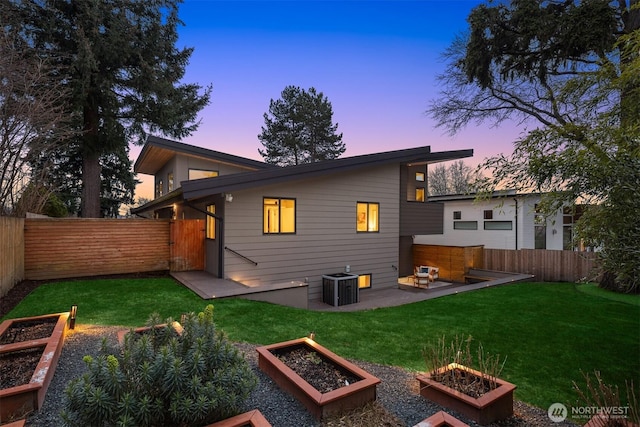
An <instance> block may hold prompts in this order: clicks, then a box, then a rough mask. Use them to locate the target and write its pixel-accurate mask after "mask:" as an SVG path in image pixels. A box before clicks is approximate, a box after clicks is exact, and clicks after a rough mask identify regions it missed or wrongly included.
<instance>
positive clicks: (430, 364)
mask: <svg viewBox="0 0 640 427" xmlns="http://www.w3.org/2000/svg"><path fill="white" fill-rule="evenodd" d="M471 341H473V338H472V337H471V335H469V336H468V337H467V338H461V337H459V336H457V335H456V336H455V338H454V339H453V340H452V341H447V340H446V338H445V337H444V336H443V337H442V338H439V339H438V341H437V343H435V344H434V343H431V344H428V345H425V346H424V348H423V350H422V356H423V357H424V361H425V363H426V365H427V369H428V370H429V372H430V374H431V378H432V379H433V380H434V381H438V382H440V383H442V384H443V385H445V386H447V387H450V388H452V389H454V390H458V391H460V392H462V393H465V394H467V395H469V396H473V397H479V396H482V395H483V394H484V393H486V392H488V391H491V390H495V389H496V388H497V387H498V383H497V378H498V377H499V376H500V373H501V372H502V369H503V368H504V364H505V363H506V361H507V359H506V357H505V359H504V360H501V358H500V355H489V354H487V353H486V352H485V351H484V347H483V346H482V344H481V343H478V349H477V350H476V358H475V360H474V357H473V352H472V349H471ZM452 363H454V364H456V365H457V366H456V367H455V369H451V370H444V369H440V368H443V367H446V366H448V365H450V364H452ZM472 370H476V371H479V372H480V375H479V376H478V375H476V374H475V373H473V372H472Z"/></svg>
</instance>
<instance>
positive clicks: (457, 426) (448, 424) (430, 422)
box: [413, 411, 469, 427]
mask: <svg viewBox="0 0 640 427" xmlns="http://www.w3.org/2000/svg"><path fill="white" fill-rule="evenodd" d="M413 427H469V424H465V423H463V422H462V421H460V420H459V419H457V418H456V417H453V416H451V415H449V414H447V413H446V412H444V411H439V412H436V413H435V414H433V415H431V416H430V417H429V418H425V419H424V420H422V421H420V422H419V423H418V424H416V425H415V426H413Z"/></svg>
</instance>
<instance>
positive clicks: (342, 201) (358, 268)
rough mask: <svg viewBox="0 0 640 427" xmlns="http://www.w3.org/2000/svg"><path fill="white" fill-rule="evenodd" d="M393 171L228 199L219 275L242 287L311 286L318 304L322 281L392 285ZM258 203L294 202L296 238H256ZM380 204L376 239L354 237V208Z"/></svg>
mask: <svg viewBox="0 0 640 427" xmlns="http://www.w3.org/2000/svg"><path fill="white" fill-rule="evenodd" d="M398 191H399V167H398V166H397V165H394V166H384V167H379V168H375V169H367V170H362V171H358V172H348V173H339V174H334V175H332V176H330V177H322V178H317V179H310V180H304V181H296V182H294V183H291V184H278V185H273V186H267V187H261V188H259V189H254V190H245V191H240V192H234V193H233V202H231V203H227V204H226V208H225V245H226V246H227V247H229V248H231V249H233V250H235V251H237V252H239V253H241V254H242V255H244V256H246V257H247V258H250V259H251V260H253V261H255V262H257V263H258V265H257V266H254V265H253V264H251V263H249V262H247V261H246V260H243V259H242V258H240V257H238V256H236V255H234V254H233V253H231V252H229V251H226V252H225V276H226V277H228V278H230V279H233V280H238V281H240V282H242V283H245V284H247V285H257V284H260V283H281V282H287V281H304V280H305V279H307V280H308V282H309V298H310V299H320V298H321V297H322V275H323V274H328V273H336V272H340V271H344V269H345V266H346V265H350V266H351V272H352V273H354V274H365V273H366V274H371V275H372V283H373V284H372V287H374V288H384V287H392V286H397V271H396V270H395V269H394V266H397V265H398V233H399V193H398ZM263 197H281V198H294V199H296V233H295V234H293V235H286V234H281V235H277V234H271V235H264V234H263V233H262V201H263ZM358 201H364V202H376V203H379V204H380V232H378V233H356V203H357V202H358Z"/></svg>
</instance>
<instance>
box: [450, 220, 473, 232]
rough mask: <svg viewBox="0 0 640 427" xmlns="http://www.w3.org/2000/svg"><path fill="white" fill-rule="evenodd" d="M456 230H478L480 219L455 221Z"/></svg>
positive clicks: (454, 227)
mask: <svg viewBox="0 0 640 427" xmlns="http://www.w3.org/2000/svg"><path fill="white" fill-rule="evenodd" d="M453 229H454V230H477V229H478V221H454V222H453Z"/></svg>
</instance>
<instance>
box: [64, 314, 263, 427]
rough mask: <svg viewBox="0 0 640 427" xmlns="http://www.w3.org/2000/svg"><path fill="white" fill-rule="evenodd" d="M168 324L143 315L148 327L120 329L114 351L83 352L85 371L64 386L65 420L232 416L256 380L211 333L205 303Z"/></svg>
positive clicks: (132, 422) (190, 420)
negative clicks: (121, 337)
mask: <svg viewBox="0 0 640 427" xmlns="http://www.w3.org/2000/svg"><path fill="white" fill-rule="evenodd" d="M174 325H175V322H173V320H172V319H167V321H166V322H165V323H160V317H159V316H158V315H157V314H154V315H151V316H150V318H149V321H148V322H147V326H149V328H148V330H147V331H146V332H145V333H138V332H135V331H133V330H132V331H130V332H129V333H127V334H126V335H125V338H124V342H123V345H122V348H121V349H120V351H118V352H116V353H117V355H114V354H110V352H109V349H108V348H107V345H106V342H105V341H103V346H102V351H101V355H100V356H98V357H96V358H95V359H94V358H92V357H91V356H85V358H84V361H85V363H86V365H87V368H88V372H87V373H86V374H84V375H83V376H82V377H81V378H77V379H74V380H72V381H71V382H70V383H69V384H68V386H67V388H66V395H67V401H66V403H65V410H64V411H63V413H62V418H63V420H64V422H65V424H66V425H69V426H87V425H100V426H122V427H125V426H159V425H162V426H189V425H204V424H209V423H212V422H215V421H219V420H221V419H225V418H228V417H230V416H233V415H236V414H238V413H240V412H241V410H242V405H243V403H244V401H245V400H246V398H247V397H248V395H249V393H250V392H251V391H252V390H253V389H254V388H255V386H256V383H257V378H256V376H255V374H254V373H253V372H252V371H251V369H250V367H249V366H248V364H247V362H246V361H245V359H244V358H243V357H242V355H241V354H240V353H239V352H238V350H237V349H236V348H235V347H234V346H233V345H231V343H230V342H228V341H227V339H226V338H225V336H224V335H223V334H222V333H221V332H219V331H218V330H216V327H215V324H214V322H213V306H212V305H208V306H207V307H206V308H205V310H204V311H203V312H200V313H198V314H197V315H196V314H194V313H190V314H187V315H185V316H184V317H183V324H182V325H180V326H182V328H180V327H174ZM176 326H177V325H176Z"/></svg>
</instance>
